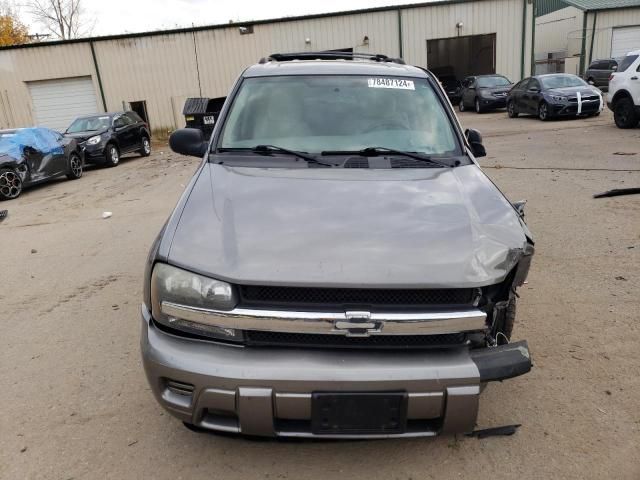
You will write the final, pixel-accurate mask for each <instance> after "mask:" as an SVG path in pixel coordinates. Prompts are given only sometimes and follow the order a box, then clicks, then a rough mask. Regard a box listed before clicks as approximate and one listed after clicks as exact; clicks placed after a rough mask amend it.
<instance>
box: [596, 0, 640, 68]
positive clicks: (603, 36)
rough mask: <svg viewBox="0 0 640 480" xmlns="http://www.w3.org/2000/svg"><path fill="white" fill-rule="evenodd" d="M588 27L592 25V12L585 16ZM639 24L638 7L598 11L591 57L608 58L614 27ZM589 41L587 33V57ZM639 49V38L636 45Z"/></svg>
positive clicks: (639, 11) (639, 9) (639, 12)
mask: <svg viewBox="0 0 640 480" xmlns="http://www.w3.org/2000/svg"><path fill="white" fill-rule="evenodd" d="M587 25H588V28H589V29H591V27H592V26H593V13H592V12H590V13H589V17H588V18H587ZM636 25H640V8H621V9H619V10H606V11H604V12H598V16H597V18H596V35H595V37H594V39H593V56H592V58H594V59H596V58H609V56H611V40H612V35H613V29H614V28H616V27H625V26H636ZM590 42H591V33H590V31H589V33H588V34H587V58H588V55H589V47H590ZM635 48H637V49H640V38H638V41H637V44H636V47H635Z"/></svg>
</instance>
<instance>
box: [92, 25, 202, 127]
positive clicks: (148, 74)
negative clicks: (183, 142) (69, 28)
mask: <svg viewBox="0 0 640 480" xmlns="http://www.w3.org/2000/svg"><path fill="white" fill-rule="evenodd" d="M94 46H95V51H96V57H97V59H98V68H99V69H100V74H101V77H102V85H103V88H104V94H105V98H106V101H107V110H110V111H111V110H122V108H123V102H124V104H125V106H126V108H128V105H127V104H128V102H132V101H139V100H146V102H147V113H148V115H149V122H150V123H151V125H152V128H153V129H154V130H155V131H156V133H166V132H167V131H168V130H172V129H174V128H176V127H177V126H184V125H175V124H174V122H175V118H174V117H175V116H174V114H173V104H175V101H174V102H173V104H172V97H183V98H186V97H189V96H193V97H198V96H199V91H198V75H197V68H196V60H195V51H194V40H193V34H192V33H180V34H170V35H157V36H153V37H133V38H124V39H118V40H108V41H101V42H96V43H95V44H94ZM203 61H204V59H201V62H203ZM179 107H180V110H181V109H182V105H180V106H179Z"/></svg>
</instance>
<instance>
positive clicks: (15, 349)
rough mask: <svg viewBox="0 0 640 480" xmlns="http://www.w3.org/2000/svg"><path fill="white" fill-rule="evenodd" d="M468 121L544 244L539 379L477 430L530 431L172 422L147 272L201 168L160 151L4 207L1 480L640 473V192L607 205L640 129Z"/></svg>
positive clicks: (528, 292) (534, 276)
mask: <svg viewBox="0 0 640 480" xmlns="http://www.w3.org/2000/svg"><path fill="white" fill-rule="evenodd" d="M461 120H462V123H463V124H464V125H465V127H477V128H479V129H480V130H481V131H482V132H483V133H484V137H485V145H486V147H487V150H488V152H489V156H488V157H486V158H484V159H482V165H483V166H485V167H487V168H486V172H487V174H488V175H489V176H490V177H491V178H492V179H493V180H494V181H495V182H496V183H497V184H498V185H499V186H500V187H501V188H502V189H503V191H504V192H505V193H506V194H507V196H508V197H509V198H511V199H512V200H519V199H522V198H526V199H527V200H528V201H529V203H528V205H527V220H528V223H529V226H530V228H531V230H532V231H533V232H534V235H535V237H536V241H537V245H536V256H535V258H534V263H533V267H532V271H531V274H530V277H529V283H528V284H527V285H526V286H525V287H524V288H523V289H522V290H521V292H520V293H521V300H520V304H519V313H518V321H517V324H516V329H515V333H514V336H515V337H516V338H517V339H522V338H526V339H527V340H528V341H529V345H530V348H531V351H532V353H533V359H534V363H535V367H534V369H533V371H532V372H531V373H530V374H528V375H526V376H524V377H520V378H518V379H515V380H511V381H508V382H506V383H504V384H492V385H490V386H489V387H488V388H487V389H486V391H485V392H484V394H483V397H482V399H481V407H480V415H479V419H478V423H479V426H480V427H489V426H498V425H504V424H510V423H521V424H522V427H521V428H520V430H519V431H518V432H517V433H516V434H515V435H514V436H512V437H503V438H498V437H494V438H488V439H484V440H477V439H475V438H466V437H460V436H458V437H440V438H436V439H412V440H391V441H357V442H355V441H354V442H339V443H337V442H291V441H287V442H283V441H270V440H269V441H255V440H246V439H241V438H235V437H224V436H216V435H203V434H197V433H193V432H191V431H188V430H187V429H185V428H184V427H183V426H182V425H181V424H180V423H179V422H178V421H176V420H174V419H173V418H171V417H169V416H168V415H167V414H165V413H163V411H162V410H161V408H160V407H159V406H158V405H157V404H156V402H155V400H154V399H153V398H152V395H151V393H150V391H149V388H148V387H147V383H146V379H145V377H144V373H143V370H142V366H141V361H140V354H139V347H138V340H139V328H140V320H139V303H140V301H141V293H142V292H141V290H142V283H141V282H142V269H143V262H144V259H145V256H146V254H147V250H148V248H149V245H150V244H151V242H152V240H153V238H154V236H155V235H156V233H157V232H158V230H159V229H160V227H161V225H162V224H163V222H164V220H165V219H166V217H167V215H168V214H169V212H170V211H171V209H172V208H173V206H174V204H175V203H176V201H177V199H178V197H179V195H180V194H181V192H182V190H183V188H184V186H185V184H186V183H187V182H188V180H189V178H190V176H191V175H192V174H193V172H194V170H195V169H196V167H197V164H198V160H197V159H190V158H186V157H180V156H178V155H175V154H173V153H170V152H169V151H168V149H167V147H166V146H165V145H155V151H154V154H153V155H152V156H151V157H149V158H134V157H132V158H131V159H124V160H123V162H122V163H121V165H120V166H118V167H117V168H114V169H96V168H93V169H90V170H88V171H87V172H86V174H85V176H84V177H83V178H82V179H81V180H79V181H74V182H70V181H66V180H61V181H57V182H55V183H52V184H49V185H46V186H42V187H38V188H34V189H32V190H29V191H26V192H25V193H24V194H23V195H22V196H21V197H20V198H19V199H17V200H14V201H11V202H4V203H2V204H1V205H0V208H2V209H4V208H7V209H9V217H8V218H7V219H6V220H5V221H4V222H2V223H1V224H0V251H2V252H3V261H2V265H3V271H2V276H1V277H0V305H1V306H2V308H1V309H0V312H1V313H0V327H1V328H2V334H0V405H2V407H1V408H0V478H2V479H25V478H46V479H61V480H65V479H93V478H118V479H123V478H155V479H161V478H171V479H178V478H183V479H191V478H224V479H235V478H238V479H247V478H290V479H312V478H313V479H316V478H343V477H344V478H367V479H368V480H373V479H384V480H391V479H415V480H417V479H427V478H445V479H450V478H489V476H491V478H494V479H501V478H509V479H513V478H526V479H529V478H533V479H537V478H540V479H549V478H563V479H574V478H575V479H587V478H594V479H601V478H615V479H638V478H640V459H639V458H638V450H639V447H638V446H639V445H640V408H639V405H640V402H639V400H638V398H640V380H639V379H638V373H637V372H638V369H639V367H640V353H638V345H639V344H640V333H639V332H640V329H639V327H638V320H639V318H638V317H639V313H640V300H639V295H638V292H639V290H640V289H639V287H640V275H639V272H640V268H639V267H640V196H638V195H635V196H626V197H617V198H611V199H600V200H594V199H592V198H591V196H592V194H594V193H597V192H600V191H603V190H608V189H611V188H621V187H631V186H636V187H637V186H640V129H634V130H626V131H623V130H619V129H617V128H615V126H614V125H613V121H612V118H611V115H610V114H609V112H605V113H604V114H603V115H601V116H600V117H598V118H592V119H579V120H567V121H554V122H548V123H542V122H539V121H537V120H535V119H530V118H520V119H518V120H509V119H507V117H506V114H505V113H504V112H499V113H491V114H484V115H476V114H474V113H465V114H462V115H461ZM620 153H627V154H632V155H620ZM610 170H616V171H610ZM104 211H111V212H113V216H112V218H109V219H107V220H103V219H102V218H101V215H102V213H103V212H104Z"/></svg>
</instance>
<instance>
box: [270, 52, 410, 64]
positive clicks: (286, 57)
mask: <svg viewBox="0 0 640 480" xmlns="http://www.w3.org/2000/svg"><path fill="white" fill-rule="evenodd" d="M340 59H342V60H353V59H363V60H371V61H373V62H391V63H398V64H401V65H404V60H402V59H401V58H391V57H388V56H386V55H382V54H380V53H359V52H334V51H328V52H295V53H272V54H271V55H269V56H268V57H263V58H261V59H260V62H259V63H261V64H263V63H267V62H272V61H273V62H290V61H292V60H340Z"/></svg>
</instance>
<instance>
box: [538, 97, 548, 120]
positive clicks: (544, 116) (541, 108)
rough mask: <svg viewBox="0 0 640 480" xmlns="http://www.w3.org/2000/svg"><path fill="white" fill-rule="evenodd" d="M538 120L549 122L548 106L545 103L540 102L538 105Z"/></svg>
mask: <svg viewBox="0 0 640 480" xmlns="http://www.w3.org/2000/svg"><path fill="white" fill-rule="evenodd" d="M538 118H539V119H540V120H542V121H543V122H544V121H546V120H549V118H550V115H549V105H547V102H542V103H540V105H538Z"/></svg>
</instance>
